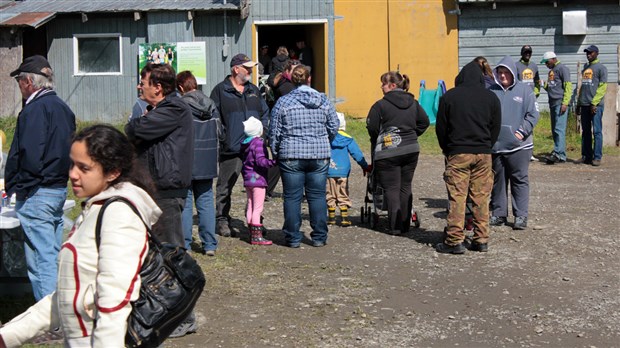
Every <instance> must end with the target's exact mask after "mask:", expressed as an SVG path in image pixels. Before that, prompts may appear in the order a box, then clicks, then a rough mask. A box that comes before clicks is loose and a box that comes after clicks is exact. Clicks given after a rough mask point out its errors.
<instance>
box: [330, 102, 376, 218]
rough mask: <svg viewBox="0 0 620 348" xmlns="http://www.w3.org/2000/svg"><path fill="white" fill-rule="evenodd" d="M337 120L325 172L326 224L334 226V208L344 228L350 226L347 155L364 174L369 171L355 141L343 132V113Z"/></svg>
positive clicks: (344, 126) (349, 166) (348, 163)
mask: <svg viewBox="0 0 620 348" xmlns="http://www.w3.org/2000/svg"><path fill="white" fill-rule="evenodd" d="M338 120H339V121H340V127H339V128H338V134H336V137H335V138H334V140H332V143H331V148H332V151H331V161H330V164H329V169H328V171H327V214H328V215H327V223H328V224H329V225H334V224H336V207H338V208H340V225H341V226H343V227H346V226H351V220H349V208H350V207H351V199H350V198H349V186H348V178H349V174H350V173H351V161H350V159H349V155H351V157H353V159H354V160H355V162H357V164H359V165H360V167H362V169H363V170H364V172H366V171H368V170H369V166H368V163H366V159H365V158H364V154H363V153H362V151H361V150H360V147H359V146H358V145H357V143H356V142H355V139H353V138H352V137H351V136H350V135H349V134H347V133H345V131H344V130H345V128H346V121H345V119H344V114H343V113H341V112H339V113H338Z"/></svg>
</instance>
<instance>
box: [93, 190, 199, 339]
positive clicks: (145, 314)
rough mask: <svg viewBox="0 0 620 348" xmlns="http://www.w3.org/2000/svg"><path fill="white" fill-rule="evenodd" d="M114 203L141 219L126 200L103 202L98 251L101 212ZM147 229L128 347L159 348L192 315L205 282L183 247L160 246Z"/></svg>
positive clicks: (98, 239) (129, 328)
mask: <svg viewBox="0 0 620 348" xmlns="http://www.w3.org/2000/svg"><path fill="white" fill-rule="evenodd" d="M117 201H120V202H124V203H126V204H127V205H128V206H130V207H131V209H132V210H133V211H134V213H136V215H138V216H139V217H140V219H142V217H141V216H140V213H139V212H138V210H137V209H136V207H135V206H134V205H133V204H132V203H131V202H130V201H129V200H128V199H127V198H124V197H120V196H114V197H111V198H109V199H108V200H106V202H105V203H104V204H103V206H102V207H101V210H100V211H99V214H98V216H97V225H96V227H95V240H96V242H97V251H99V244H100V243H101V223H102V220H103V213H104V211H105V209H106V208H107V207H108V205H110V204H111V203H113V202H117ZM145 226H146V224H145ZM146 230H147V232H148V235H149V251H148V254H147V255H146V258H145V259H144V264H143V265H142V267H141V269H140V278H141V282H142V284H141V286H140V297H139V298H138V299H137V300H136V301H135V302H132V303H131V307H132V310H131V314H129V317H128V318H127V334H126V335H125V345H126V346H127V347H158V346H159V345H160V344H161V343H162V342H163V341H164V340H165V339H166V338H168V336H170V334H171V333H172V332H173V331H174V329H176V328H177V326H179V324H181V322H183V320H185V318H186V317H187V316H188V315H189V314H190V313H191V311H192V310H193V309H194V306H195V305H196V301H198V298H199V297H200V294H201V293H202V290H203V288H204V286H205V283H206V280H205V277H204V273H203V272H202V269H200V266H199V265H198V263H196V261H195V260H194V259H193V258H192V257H191V256H190V255H189V254H187V252H186V251H185V249H184V248H183V247H180V246H176V245H173V244H169V243H160V242H159V241H158V240H157V239H156V238H155V237H154V236H153V235H152V233H151V229H150V228H149V227H148V226H146Z"/></svg>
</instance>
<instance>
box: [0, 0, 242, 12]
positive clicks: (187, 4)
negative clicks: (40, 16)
mask: <svg viewBox="0 0 620 348" xmlns="http://www.w3.org/2000/svg"><path fill="white" fill-rule="evenodd" d="M239 2H240V0H23V1H16V2H15V5H14V6H12V7H10V8H7V9H6V11H10V12H13V13H24V12H56V13H75V12H84V13H90V12H133V11H160V10H171V11H174V10H176V11H190V10H195V11H201V10H202V11H206V10H239Z"/></svg>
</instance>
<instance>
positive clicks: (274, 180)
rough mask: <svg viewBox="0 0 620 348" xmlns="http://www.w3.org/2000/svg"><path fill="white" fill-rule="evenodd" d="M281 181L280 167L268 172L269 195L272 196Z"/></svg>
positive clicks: (270, 169)
mask: <svg viewBox="0 0 620 348" xmlns="http://www.w3.org/2000/svg"><path fill="white" fill-rule="evenodd" d="M278 181H280V166H277V165H276V166H273V167H271V168H269V170H268V171H267V195H268V196H272V195H273V190H275V188H276V186H277V185H278Z"/></svg>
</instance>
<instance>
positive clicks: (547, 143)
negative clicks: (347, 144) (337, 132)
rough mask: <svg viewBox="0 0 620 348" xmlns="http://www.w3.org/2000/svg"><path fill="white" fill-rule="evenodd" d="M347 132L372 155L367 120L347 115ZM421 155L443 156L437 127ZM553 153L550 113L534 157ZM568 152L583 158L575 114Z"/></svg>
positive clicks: (610, 149)
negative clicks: (436, 131) (438, 141)
mask: <svg viewBox="0 0 620 348" xmlns="http://www.w3.org/2000/svg"><path fill="white" fill-rule="evenodd" d="M346 120H347V130H346V132H347V133H348V134H349V135H351V136H352V137H353V138H354V139H355V141H357V143H358V144H359V146H360V148H361V149H362V151H364V153H370V138H369V137H368V131H367V130H366V119H365V118H361V119H360V118H353V117H351V115H346ZM418 142H419V143H420V148H421V153H422V154H425V155H441V149H440V148H439V144H438V143H437V135H436V134H435V126H430V127H428V129H427V130H426V132H424V134H422V136H420V137H419V138H418ZM551 151H553V134H552V132H551V118H550V116H549V112H548V111H543V112H541V114H540V119H539V121H538V124H537V125H536V128H535V129H534V155H535V156H545V155H548V154H550V153H551ZM566 151H567V155H568V157H569V158H573V159H578V158H580V157H581V134H580V133H579V131H578V130H577V118H576V116H575V115H574V114H570V115H569V119H568V124H567V126H566ZM603 154H604V155H612V156H617V155H620V147H617V146H605V147H604V148H603Z"/></svg>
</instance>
